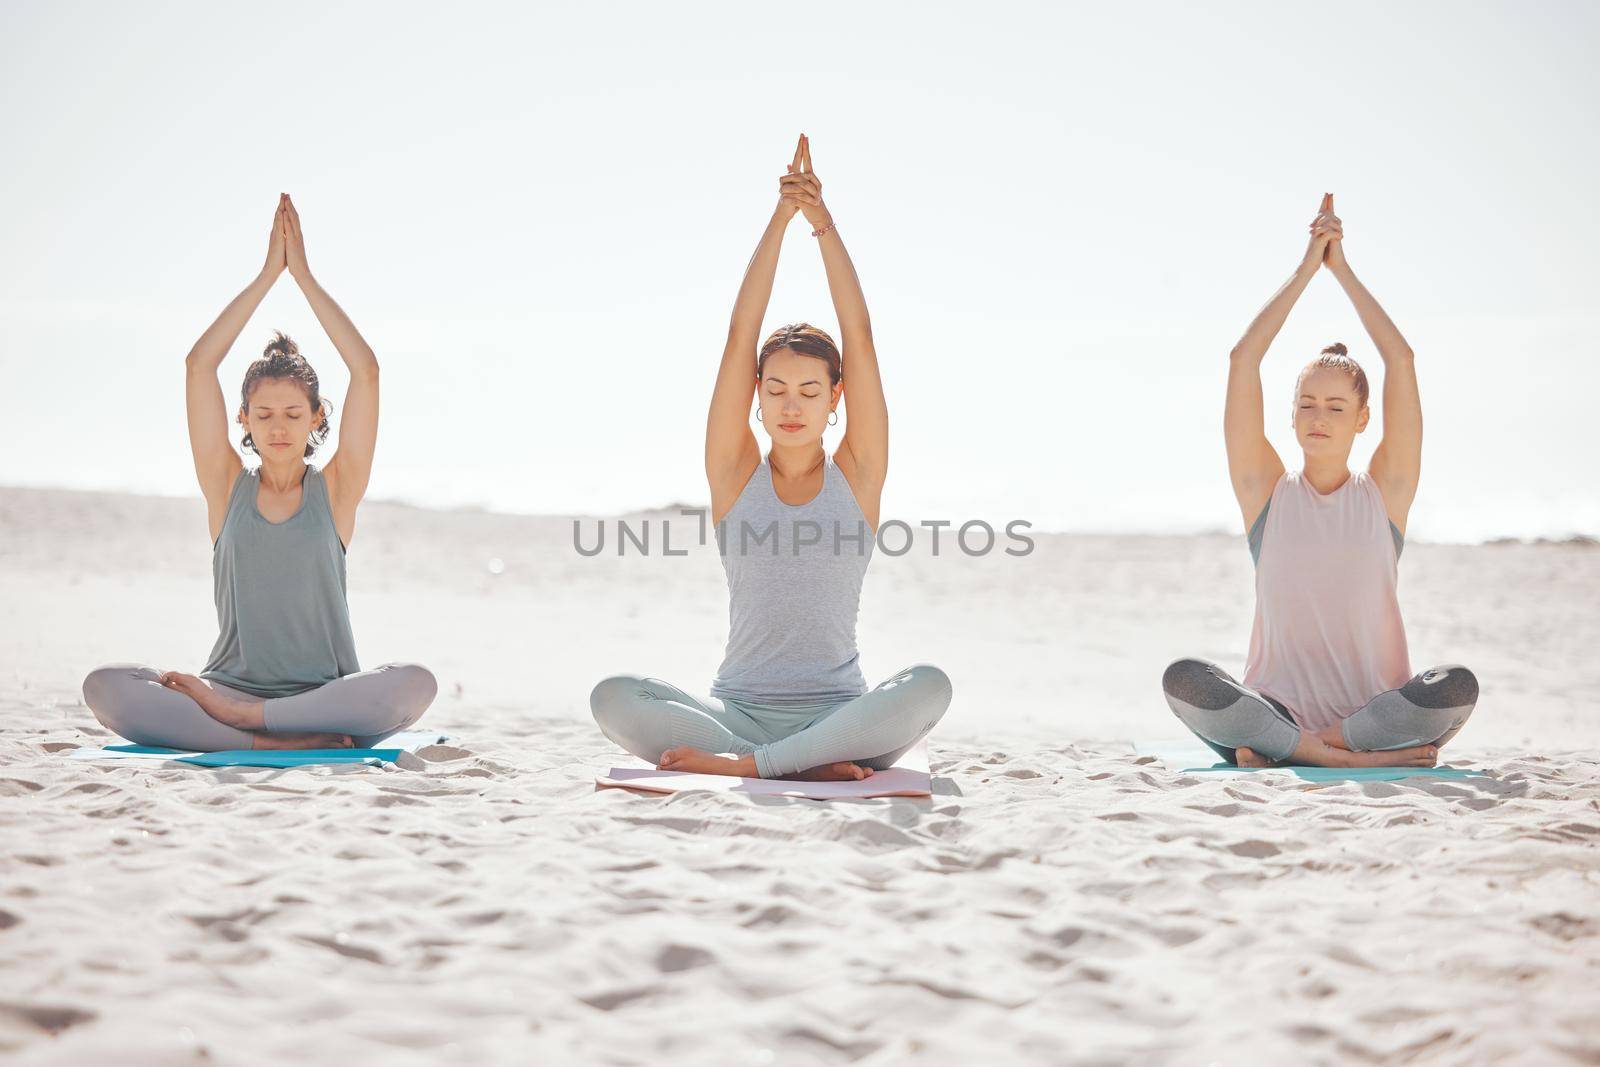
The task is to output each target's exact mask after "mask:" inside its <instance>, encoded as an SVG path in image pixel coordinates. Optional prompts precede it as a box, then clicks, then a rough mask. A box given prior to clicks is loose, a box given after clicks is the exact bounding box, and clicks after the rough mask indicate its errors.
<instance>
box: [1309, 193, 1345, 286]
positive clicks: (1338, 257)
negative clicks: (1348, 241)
mask: <svg viewBox="0 0 1600 1067" xmlns="http://www.w3.org/2000/svg"><path fill="white" fill-rule="evenodd" d="M1310 229H1311V241H1310V243H1309V244H1307V245H1306V255H1305V260H1304V262H1305V263H1306V264H1309V265H1312V267H1313V269H1315V268H1316V267H1328V268H1329V269H1331V270H1338V269H1341V268H1343V267H1344V266H1346V263H1345V258H1344V224H1343V223H1342V222H1340V221H1339V216H1337V215H1335V214H1334V213H1333V194H1332V193H1323V194H1322V206H1321V207H1319V208H1318V209H1317V217H1316V218H1314V219H1312V220H1311V227H1310Z"/></svg>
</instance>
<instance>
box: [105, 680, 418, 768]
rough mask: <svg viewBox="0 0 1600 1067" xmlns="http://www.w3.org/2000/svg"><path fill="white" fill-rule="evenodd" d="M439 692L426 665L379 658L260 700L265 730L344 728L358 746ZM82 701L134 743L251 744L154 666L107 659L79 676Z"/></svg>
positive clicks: (399, 726)
mask: <svg viewBox="0 0 1600 1067" xmlns="http://www.w3.org/2000/svg"><path fill="white" fill-rule="evenodd" d="M205 682H206V684H207V685H209V686H210V687H211V688H212V689H215V690H216V691H217V692H219V693H223V694H226V695H227V696H231V697H236V698H237V699H239V700H249V701H258V700H262V699H263V698H262V697H259V696H256V695H255V694H253V693H246V692H244V691H243V690H240V689H234V688H233V687H231V686H226V685H223V684H222V683H221V682H213V681H210V680H205ZM438 691H439V683H438V682H437V681H435V680H434V677H433V673H432V672H431V671H429V670H428V668H426V667H420V666H418V665H417V664H415V663H385V664H384V665H383V666H381V667H374V668H373V669H372V670H370V671H361V672H360V673H358V674H347V675H345V676H344V677H343V678H336V679H334V680H333V681H331V682H329V683H328V684H326V685H320V686H318V687H317V688H315V689H310V690H307V691H306V692H304V693H297V694H295V695H294V696H292V697H272V698H267V699H266V700H265V702H264V703H263V704H262V715H263V719H264V721H265V723H266V731H265V732H268V733H302V732H305V733H336V734H349V735H350V739H351V741H352V743H353V744H354V745H355V746H356V747H357V748H371V747H373V745H374V744H375V743H376V742H379V741H382V740H383V739H384V738H385V737H388V736H389V735H390V734H392V733H395V732H397V731H400V730H404V729H405V728H406V727H408V726H410V725H411V724H412V723H414V722H416V721H417V720H418V719H419V718H421V717H422V713H423V712H424V711H426V710H427V709H428V705H429V704H431V703H433V698H434V695H435V694H437V693H438ZM83 702H84V703H85V704H87V705H89V707H90V709H91V710H92V711H93V712H94V716H95V718H97V719H99V720H100V722H101V724H102V725H104V726H105V727H106V728H107V729H108V730H111V731H113V732H115V733H117V734H120V735H121V736H123V737H126V738H127V739H128V740H129V741H132V742H133V743H134V744H136V745H155V746H159V747H162V748H181V749H184V750H186V751H190V752H220V751H224V750H228V749H236V748H251V747H254V744H255V734H254V733H252V732H250V731H249V730H237V729H234V728H233V727H232V726H229V725H227V724H226V723H221V722H218V721H217V720H216V719H213V718H212V717H211V716H210V715H207V714H206V713H205V711H204V710H203V709H202V708H201V707H200V705H199V704H196V703H195V702H194V701H193V700H192V699H190V698H189V697H187V696H185V695H184V694H182V693H180V692H178V691H177V690H176V689H168V688H167V687H166V686H164V685H162V684H161V672H160V671H158V670H156V669H155V668H154V667H146V666H142V665H140V664H137V663H113V664H109V665H108V666H105V667H99V668H96V669H95V670H92V671H90V672H89V677H87V678H85V679H84V680H83Z"/></svg>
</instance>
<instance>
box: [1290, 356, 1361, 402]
mask: <svg viewBox="0 0 1600 1067" xmlns="http://www.w3.org/2000/svg"><path fill="white" fill-rule="evenodd" d="M1322 367H1327V368H1328V369H1330V370H1339V371H1344V372H1345V373H1346V374H1348V375H1350V377H1352V378H1354V379H1355V383H1356V395H1357V396H1358V397H1360V398H1361V406H1362V407H1366V406H1367V394H1368V392H1369V390H1368V387H1367V372H1366V371H1364V370H1362V369H1361V364H1359V363H1357V362H1356V361H1355V360H1353V359H1351V358H1350V350H1349V349H1348V348H1346V347H1345V346H1344V345H1342V344H1340V343H1339V342H1338V341H1335V342H1334V343H1333V344H1331V345H1329V346H1328V347H1327V348H1324V349H1323V350H1322V354H1321V355H1319V356H1317V358H1316V359H1314V360H1312V361H1311V362H1310V363H1307V364H1306V369H1305V370H1303V371H1301V372H1300V376H1301V377H1302V378H1303V377H1305V376H1306V375H1307V374H1309V373H1311V372H1312V371H1313V370H1318V369H1321V368H1322Z"/></svg>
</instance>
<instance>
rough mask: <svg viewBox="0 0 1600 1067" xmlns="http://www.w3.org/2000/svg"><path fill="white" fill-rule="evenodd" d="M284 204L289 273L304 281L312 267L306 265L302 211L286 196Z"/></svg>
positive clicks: (285, 250) (296, 279)
mask: <svg viewBox="0 0 1600 1067" xmlns="http://www.w3.org/2000/svg"><path fill="white" fill-rule="evenodd" d="M284 204H285V205H286V206H287V208H288V210H286V211H285V212H284V213H283V214H284V223H285V226H286V230H285V232H284V242H283V252H284V258H285V259H286V260H287V261H288V266H289V274H290V275H291V276H293V278H294V280H295V281H297V282H303V281H305V280H306V279H307V278H309V277H311V268H310V267H309V266H307V265H306V239H305V235H304V234H302V233H301V232H300V212H298V211H296V210H295V209H294V200H293V199H291V198H289V197H287V196H285V197H284Z"/></svg>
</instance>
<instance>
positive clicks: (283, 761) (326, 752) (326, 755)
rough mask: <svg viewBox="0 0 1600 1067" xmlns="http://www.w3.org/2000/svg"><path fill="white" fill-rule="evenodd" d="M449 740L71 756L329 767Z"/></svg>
mask: <svg viewBox="0 0 1600 1067" xmlns="http://www.w3.org/2000/svg"><path fill="white" fill-rule="evenodd" d="M449 739H450V738H449V736H448V735H446V734H441V733H432V732H429V731H425V730H407V731H404V732H402V733H398V734H395V735H393V736H392V737H389V738H387V739H386V740H385V741H384V747H383V748H302V749H296V750H294V751H275V750H267V751H257V750H256V749H248V748H244V749H230V750H227V751H223V752H187V751H184V750H183V749H177V748H156V747H153V746H151V745H107V746H106V747H105V748H80V749H75V750H73V751H72V752H71V753H69V755H70V756H71V758H73V759H87V760H117V761H124V760H155V761H158V762H167V763H188V764H192V765H194V766H197V767H310V766H325V765H330V764H342V763H356V764H374V763H393V762H395V761H396V760H397V759H399V758H400V753H402V752H415V751H416V750H417V749H419V748H422V747H423V746H425V745H436V744H439V743H441V742H443V741H448V740H449Z"/></svg>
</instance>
